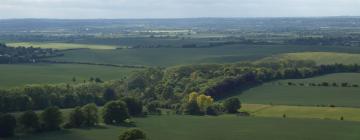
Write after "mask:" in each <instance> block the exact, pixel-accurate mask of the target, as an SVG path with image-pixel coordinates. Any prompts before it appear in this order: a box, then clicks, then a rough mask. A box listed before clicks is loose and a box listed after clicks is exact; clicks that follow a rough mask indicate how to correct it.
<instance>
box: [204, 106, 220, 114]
mask: <svg viewBox="0 0 360 140" xmlns="http://www.w3.org/2000/svg"><path fill="white" fill-rule="evenodd" d="M206 115H211V116H216V115H218V112H217V110H216V109H215V108H214V107H213V106H209V107H207V108H206Z"/></svg>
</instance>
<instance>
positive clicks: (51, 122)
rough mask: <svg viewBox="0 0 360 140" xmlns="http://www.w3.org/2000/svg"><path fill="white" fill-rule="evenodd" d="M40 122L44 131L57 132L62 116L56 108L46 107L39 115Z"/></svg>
mask: <svg viewBox="0 0 360 140" xmlns="http://www.w3.org/2000/svg"><path fill="white" fill-rule="evenodd" d="M41 122H42V127H43V129H44V130H48V131H53V130H59V129H60V125H61V123H62V122H63V119H62V114H61V112H60V109H59V108H58V107H48V108H46V109H45V110H44V111H43V112H42V113H41Z"/></svg>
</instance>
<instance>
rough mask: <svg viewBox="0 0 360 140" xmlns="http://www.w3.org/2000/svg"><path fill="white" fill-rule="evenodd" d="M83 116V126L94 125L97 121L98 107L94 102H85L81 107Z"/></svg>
mask: <svg viewBox="0 0 360 140" xmlns="http://www.w3.org/2000/svg"><path fill="white" fill-rule="evenodd" d="M82 111H83V113H84V117H85V122H84V125H85V126H88V127H89V126H95V125H97V124H98V123H99V117H98V109H97V107H96V105H95V104H87V105H85V106H83V107H82Z"/></svg>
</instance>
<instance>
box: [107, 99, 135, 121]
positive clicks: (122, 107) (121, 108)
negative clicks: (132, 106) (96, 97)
mask: <svg viewBox="0 0 360 140" xmlns="http://www.w3.org/2000/svg"><path fill="white" fill-rule="evenodd" d="M129 117H130V116H129V113H128V109H127V107H126V104H125V103H124V102H123V101H111V102H108V103H107V104H105V106H104V110H103V119H104V122H105V123H106V124H119V123H122V122H124V121H125V120H126V119H128V118H129Z"/></svg>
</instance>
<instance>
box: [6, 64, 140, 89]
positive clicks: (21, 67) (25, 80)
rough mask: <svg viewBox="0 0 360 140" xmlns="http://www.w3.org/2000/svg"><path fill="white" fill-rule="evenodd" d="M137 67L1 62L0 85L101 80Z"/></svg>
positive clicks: (112, 77) (114, 77)
mask: <svg viewBox="0 0 360 140" xmlns="http://www.w3.org/2000/svg"><path fill="white" fill-rule="evenodd" d="M134 70H137V69H129V68H117V67H106V66H95V65H73V64H11V65H7V64H1V65H0V77H1V78H0V87H13V86H22V85H26V84H50V83H63V82H66V83H70V82H72V79H73V77H76V80H77V82H82V81H83V80H88V79H89V78H90V77H99V78H101V79H102V80H115V79H120V78H122V77H124V76H126V75H128V74H129V73H130V72H132V71H134Z"/></svg>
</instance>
